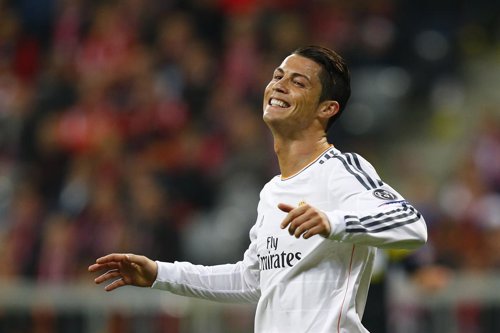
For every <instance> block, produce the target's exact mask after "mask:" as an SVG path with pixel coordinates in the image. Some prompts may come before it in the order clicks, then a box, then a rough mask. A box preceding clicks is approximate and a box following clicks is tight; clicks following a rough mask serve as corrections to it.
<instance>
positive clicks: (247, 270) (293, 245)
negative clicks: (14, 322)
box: [153, 147, 427, 333]
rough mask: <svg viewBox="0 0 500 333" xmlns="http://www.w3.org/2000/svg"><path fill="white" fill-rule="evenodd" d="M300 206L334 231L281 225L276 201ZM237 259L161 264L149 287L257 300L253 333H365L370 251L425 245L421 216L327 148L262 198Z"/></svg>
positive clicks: (360, 163) (360, 164) (364, 169)
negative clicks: (298, 232) (299, 232)
mask: <svg viewBox="0 0 500 333" xmlns="http://www.w3.org/2000/svg"><path fill="white" fill-rule="evenodd" d="M301 202H306V203H308V204H310V205H311V206H314V207H316V208H319V209H321V210H322V211H323V212H325V213H326V215H327V216H328V218H329V221H330V224H331V230H332V231H331V235H330V237H328V238H325V237H323V236H320V235H316V236H313V237H311V238H309V239H303V238H300V239H297V238H295V237H294V236H290V234H289V233H288V230H284V229H281V228H280V224H281V222H282V221H283V219H284V218H285V216H286V213H284V212H282V211H281V210H280V209H278V207H277V206H278V204H279V203H286V204H289V205H293V206H297V205H299V203H301ZM257 210H258V217H257V221H256V224H255V225H254V226H253V227H252V229H251V230H250V240H251V244H250V246H249V248H248V249H247V251H246V252H245V254H244V258H243V260H242V261H240V262H238V263H236V264H226V265H218V266H201V265H193V264H191V263H186V262H175V263H163V262H158V276H157V279H156V281H155V283H154V284H153V288H157V289H163V290H168V291H170V292H173V293H175V294H179V295H186V296H194V297H200V298H205V299H210V300H216V301H232V302H238V301H241V302H258V304H257V310H256V317H255V332H259V333H261V332H262V333H264V332H270V333H271V332H273V333H274V332H288V333H293V332H300V333H301V332H314V333H318V332H349V333H357V332H367V330H366V329H365V328H364V327H363V326H362V324H361V318H362V316H363V310H364V307H365V302H366V297H367V293H368V287H369V284H370V278H371V272H372V267H373V259H374V255H375V248H376V247H383V248H389V247H397V248H415V247H417V246H419V245H421V244H423V243H424V242H425V241H426V238H427V231H426V226H425V222H424V220H423V218H422V216H421V215H420V214H419V213H418V212H417V211H416V210H415V209H414V208H413V207H412V206H411V205H410V204H409V203H408V202H407V201H405V200H404V199H403V198H402V197H401V195H399V194H398V193H397V192H396V191H395V190H393V189H392V188H391V187H390V186H388V185H387V184H385V183H383V182H382V181H381V180H380V179H379V177H378V175H377V173H376V172H375V170H374V169H373V167H372V166H371V165H370V164H369V163H368V162H367V161H366V160H364V159H363V158H361V157H360V156H358V155H356V154H352V153H341V152H340V151H338V150H337V149H335V148H333V147H332V148H330V149H328V150H327V151H326V152H324V153H322V154H321V155H320V156H319V157H318V158H317V159H316V160H315V161H314V162H312V163H311V164H309V165H308V166H307V167H306V168H304V169H303V170H302V171H300V172H299V173H298V174H296V175H295V176H293V177H290V178H286V179H282V178H281V177H279V176H276V177H274V178H273V179H272V180H271V181H270V182H269V183H267V184H266V185H265V187H264V188H263V190H262V192H261V196H260V202H259V205H258V209H257Z"/></svg>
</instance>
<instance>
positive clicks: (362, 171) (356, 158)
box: [349, 153, 384, 187]
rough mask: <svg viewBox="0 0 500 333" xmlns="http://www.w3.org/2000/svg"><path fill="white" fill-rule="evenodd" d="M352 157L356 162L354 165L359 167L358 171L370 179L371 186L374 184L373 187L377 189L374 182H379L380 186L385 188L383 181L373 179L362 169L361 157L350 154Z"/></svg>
mask: <svg viewBox="0 0 500 333" xmlns="http://www.w3.org/2000/svg"><path fill="white" fill-rule="evenodd" d="M349 154H350V155H352V158H353V160H354V163H355V165H356V167H357V169H358V170H359V171H360V172H361V173H363V175H365V177H366V178H367V179H368V181H369V182H370V184H373V186H375V187H376V185H375V183H374V182H377V184H378V186H383V185H384V183H383V182H382V180H380V179H374V178H372V177H370V175H369V174H368V173H367V172H366V171H365V170H364V169H363V168H362V167H361V163H360V162H359V157H358V154H356V153H349Z"/></svg>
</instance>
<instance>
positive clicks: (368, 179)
mask: <svg viewBox="0 0 500 333" xmlns="http://www.w3.org/2000/svg"><path fill="white" fill-rule="evenodd" d="M332 158H333V159H337V160H339V161H340V162H341V164H342V165H343V166H344V168H345V169H346V170H347V172H349V173H350V174H351V175H353V176H354V178H356V180H357V181H358V182H359V183H360V184H361V185H363V187H364V188H366V189H367V190H374V189H376V188H378V187H380V186H383V185H384V183H383V182H382V180H380V179H376V178H374V177H372V176H370V174H369V173H368V172H366V170H365V169H364V168H363V166H362V165H361V162H360V159H359V156H358V155H357V154H355V153H336V152H335V151H333V150H332V151H329V152H327V153H326V154H324V155H323V158H322V159H321V160H320V162H319V163H320V164H323V163H325V161H326V160H329V159H332Z"/></svg>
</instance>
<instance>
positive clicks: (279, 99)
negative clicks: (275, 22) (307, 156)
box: [263, 54, 323, 133]
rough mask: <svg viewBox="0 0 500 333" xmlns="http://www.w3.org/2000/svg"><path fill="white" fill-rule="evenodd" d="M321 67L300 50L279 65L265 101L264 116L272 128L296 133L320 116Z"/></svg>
mask: <svg viewBox="0 0 500 333" xmlns="http://www.w3.org/2000/svg"><path fill="white" fill-rule="evenodd" d="M321 70H322V68H321V66H320V65H319V64H317V63H316V62H314V61H313V60H310V59H308V58H305V57H302V56H300V55H297V54H292V55H290V56H288V57H287V58H285V60H284V61H283V62H282V63H281V65H280V66H279V67H278V68H276V70H275V71H274V74H273V77H272V79H271V81H270V82H269V84H268V85H267V87H266V89H265V91H264V101H263V108H264V115H263V118H264V121H265V122H266V124H267V125H268V126H269V127H270V128H271V129H272V130H277V131H280V132H281V133H283V131H286V132H288V133H293V132H295V133H297V132H300V130H301V129H305V128H309V127H310V126H311V124H313V123H314V122H315V121H316V120H318V119H319V118H321V116H320V117H319V118H318V115H319V114H320V110H321V109H322V107H323V103H320V95H321V89H322V86H321V81H320V73H321ZM318 125H321V123H320V122H318Z"/></svg>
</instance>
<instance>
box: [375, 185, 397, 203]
mask: <svg viewBox="0 0 500 333" xmlns="http://www.w3.org/2000/svg"><path fill="white" fill-rule="evenodd" d="M373 195H374V196H375V197H376V198H379V199H382V200H395V199H397V196H396V195H395V194H394V193H391V192H389V191H387V190H383V189H381V188H379V189H376V190H375V191H373Z"/></svg>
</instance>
